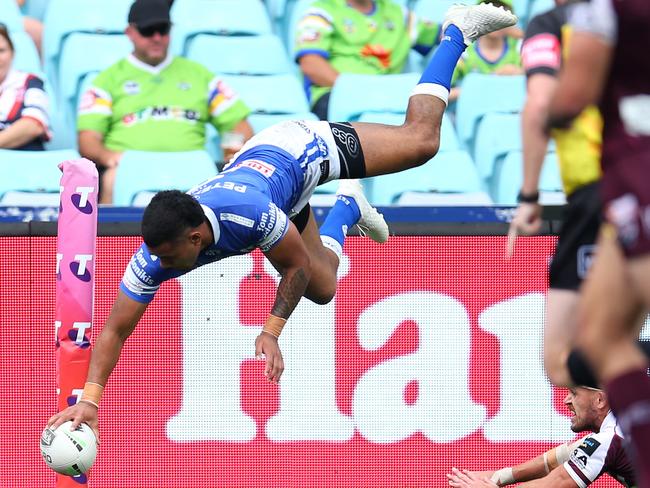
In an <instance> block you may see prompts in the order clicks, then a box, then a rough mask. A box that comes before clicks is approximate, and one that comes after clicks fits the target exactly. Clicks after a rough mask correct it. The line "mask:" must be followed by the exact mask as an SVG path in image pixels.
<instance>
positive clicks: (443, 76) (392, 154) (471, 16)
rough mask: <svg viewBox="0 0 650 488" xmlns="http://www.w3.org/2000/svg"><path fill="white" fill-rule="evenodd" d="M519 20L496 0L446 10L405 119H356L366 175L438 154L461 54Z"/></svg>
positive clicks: (398, 168) (394, 169) (416, 163)
mask: <svg viewBox="0 0 650 488" xmlns="http://www.w3.org/2000/svg"><path fill="white" fill-rule="evenodd" d="M516 22H517V17H516V16H514V15H513V14H512V13H510V12H508V11H507V10H505V9H504V8H499V7H495V6H494V5H492V4H479V5H455V6H453V7H451V8H450V9H449V10H448V11H447V13H446V15H445V21H444V23H443V27H442V31H443V36H442V40H441V41H440V45H439V46H438V48H437V49H436V51H435V53H434V55H433V57H432V58H431V61H430V62H429V64H428V66H427V67H426V69H425V70H424V72H423V73H422V77H421V78H420V81H419V83H418V85H417V86H416V87H415V88H414V90H413V93H412V95H411V98H410V100H409V104H408V108H407V113H406V121H405V122H404V124H403V125H402V126H401V127H388V126H384V125H371V124H354V128H355V129H356V131H357V133H358V135H359V139H360V141H361V147H362V148H363V152H364V155H365V159H366V176H377V175H383V174H388V173H395V172H398V171H404V170H406V169H409V168H413V167H415V166H419V165H421V164H423V163H425V162H427V161H428V160H429V159H431V158H433V157H434V156H435V155H436V153H437V152H438V147H439V144H440V124H441V122H442V114H443V113H444V111H445V108H446V106H447V100H448V98H449V90H450V87H451V78H452V75H453V73H454V69H455V68H456V64H457V63H458V59H459V58H460V56H461V55H462V54H463V51H464V50H465V48H466V47H467V46H468V45H470V44H471V43H472V42H474V41H475V40H476V39H477V38H478V37H480V36H482V35H483V34H487V33H489V32H493V31H496V30H499V29H503V28H505V27H509V26H511V25H514V24H515V23H516Z"/></svg>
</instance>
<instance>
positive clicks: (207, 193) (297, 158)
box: [120, 122, 340, 303]
mask: <svg viewBox="0 0 650 488" xmlns="http://www.w3.org/2000/svg"><path fill="white" fill-rule="evenodd" d="M338 161H339V159H338V153H337V149H336V145H335V143H334V140H333V137H332V132H331V130H330V127H329V125H328V124H327V122H283V123H281V124H277V125H275V126H272V127H269V128H268V129H266V130H264V131H262V132H260V133H259V134H258V135H256V136H255V137H253V138H252V139H251V140H250V141H248V142H247V143H246V144H245V145H244V147H243V148H242V149H241V151H239V152H238V153H237V154H236V155H235V157H234V158H233V161H232V163H231V164H230V165H229V166H228V167H227V169H226V170H225V171H223V172H221V173H220V174H218V175H217V176H215V177H213V178H211V179H209V180H207V181H205V182H203V183H201V184H200V185H198V186H196V187H195V188H192V189H191V190H190V191H189V192H188V193H189V194H190V195H192V196H194V197H195V198H196V199H197V200H198V202H199V203H200V204H201V207H202V208H203V211H204V213H205V215H206V218H207V220H208V222H209V223H210V226H211V227H212V231H213V234H214V243H213V244H212V245H211V246H209V247H207V248H206V249H204V250H203V251H201V253H200V254H199V257H198V259H197V262H196V265H195V267H199V266H203V265H205V264H208V263H212V262H214V261H218V260H220V259H223V258H227V257H229V256H235V255H239V254H246V253H249V252H251V251H253V250H254V249H256V248H259V249H261V250H262V251H264V252H266V251H269V250H270V249H272V248H273V247H274V246H275V245H277V244H278V243H279V242H280V241H281V240H282V238H283V237H284V236H285V234H286V233H287V230H288V229H289V217H290V216H293V215H296V214H297V213H298V212H299V211H300V210H301V209H302V208H303V207H304V206H305V205H306V204H307V202H308V201H309V198H310V197H311V194H312V193H313V190H314V188H315V187H316V186H317V185H318V184H322V183H324V182H327V181H330V180H332V179H336V178H338V176H339V175H340V166H339V162H338ZM188 271H189V270H178V269H173V268H167V269H163V268H162V267H161V266H160V261H159V260H158V259H157V258H156V257H155V256H152V255H151V253H150V252H149V250H148V249H147V246H146V244H144V243H143V244H142V245H141V246H140V249H139V250H138V251H137V252H136V253H135V254H134V255H133V257H132V258H131V261H130V262H129V265H128V266H127V268H126V271H125V272H124V276H123V278H122V282H121V284H120V289H121V290H122V291H123V292H124V293H126V295H128V296H129V297H130V298H132V299H134V300H136V301H138V302H142V303H149V302H150V301H151V300H152V299H153V297H154V294H155V293H156V291H157V290H158V288H159V287H160V284H161V283H162V282H163V281H166V280H169V279H172V278H177V277H178V276H181V275H182V274H184V273H187V272H188Z"/></svg>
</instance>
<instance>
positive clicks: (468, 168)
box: [371, 150, 484, 205]
mask: <svg viewBox="0 0 650 488" xmlns="http://www.w3.org/2000/svg"><path fill="white" fill-rule="evenodd" d="M371 188H372V193H371V201H372V203H373V204H374V205H393V204H395V203H396V202H397V201H398V200H399V198H400V197H401V196H402V194H404V193H406V192H423V193H434V194H437V195H436V196H437V197H439V198H435V200H437V201H438V202H440V204H442V202H444V200H445V195H449V197H450V198H451V199H452V200H453V204H460V203H459V198H458V194H467V195H468V201H469V200H472V201H473V200H474V199H475V198H476V196H475V195H476V194H484V190H483V186H482V185H481V181H480V178H479V176H478V173H477V172H476V167H475V166H474V162H473V161H472V158H471V157H470V155H469V154H468V153H467V152H465V151H462V150H459V151H447V152H441V153H439V154H437V155H436V156H435V157H434V158H433V159H431V160H430V161H428V162H427V163H425V164H423V165H422V166H418V167H417V168H413V169H409V170H406V171H402V172H400V173H394V174H390V175H383V176H377V177H375V178H372V179H371ZM433 196H434V195H431V197H433ZM431 200H432V201H433V200H434V198H432V199H431ZM460 201H462V199H460ZM468 204H470V203H468Z"/></svg>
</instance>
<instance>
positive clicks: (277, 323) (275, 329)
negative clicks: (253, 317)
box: [262, 314, 287, 337]
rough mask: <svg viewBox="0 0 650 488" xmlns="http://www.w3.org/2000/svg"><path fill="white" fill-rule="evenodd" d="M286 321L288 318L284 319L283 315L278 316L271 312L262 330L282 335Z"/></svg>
mask: <svg viewBox="0 0 650 488" xmlns="http://www.w3.org/2000/svg"><path fill="white" fill-rule="evenodd" d="M286 323H287V319H283V318H282V317H276V316H275V315H272V314H269V316H268V318H267V319H266V323H265V324H264V327H262V332H266V333H267V334H271V335H272V336H273V337H280V334H281V333H282V328H283V327H284V325H285V324H286Z"/></svg>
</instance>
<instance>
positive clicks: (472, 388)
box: [0, 212, 617, 488]
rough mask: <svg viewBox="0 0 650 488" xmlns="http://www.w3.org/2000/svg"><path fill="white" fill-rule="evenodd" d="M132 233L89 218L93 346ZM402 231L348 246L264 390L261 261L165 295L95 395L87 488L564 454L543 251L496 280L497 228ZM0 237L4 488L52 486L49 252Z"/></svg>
mask: <svg viewBox="0 0 650 488" xmlns="http://www.w3.org/2000/svg"><path fill="white" fill-rule="evenodd" d="M108 220H110V219H108ZM126 220H128V219H126ZM133 220H134V222H132V223H131V224H128V223H127V224H122V225H118V226H117V227H115V226H113V227H111V226H112V225H113V224H110V223H106V218H104V223H101V222H102V217H101V212H100V228H99V232H100V237H98V241H97V262H96V277H95V280H96V289H95V310H94V320H93V328H94V331H93V336H94V338H96V337H97V336H98V334H99V332H100V331H101V327H102V324H103V322H104V321H105V319H106V317H107V315H108V313H109V310H110V307H111V304H112V301H113V299H114V297H115V295H116V293H117V291H118V284H119V280H120V278H121V275H122V273H123V271H124V269H125V267H126V266H127V263H128V260H129V258H130V257H131V254H132V253H133V251H134V250H135V249H136V248H137V247H138V245H139V242H140V239H139V238H138V237H137V236H136V235H130V236H129V235H107V234H120V233H122V234H128V233H129V232H132V231H133V229H134V223H135V222H136V221H137V218H134V219H133ZM395 220H396V221H397V220H399V219H395ZM407 220H408V219H407ZM475 224H476V222H475ZM395 225H396V227H397V228H399V227H400V225H406V224H404V223H400V222H396V223H395ZM409 225H411V224H409ZM135 227H137V225H135ZM120 228H121V229H122V231H123V232H115V230H116V229H117V230H118V231H119V229H120ZM490 228H492V230H493V231H490ZM3 229H4V230H3ZM21 229H22V230H21ZM413 229H416V227H413ZM413 229H412V230H413ZM417 229H419V232H411V234H416V233H419V234H420V235H398V236H394V237H391V239H390V240H389V242H388V243H386V244H383V245H378V244H375V243H373V242H371V241H369V240H368V239H365V238H361V237H356V236H352V237H349V238H348V239H347V241H346V244H345V248H344V255H345V256H344V259H343V262H342V266H341V269H340V276H339V288H338V293H337V295H336V297H335V299H334V300H333V301H332V302H331V303H330V304H328V305H324V306H317V305H314V304H312V303H309V302H307V301H306V300H303V302H301V304H300V305H299V306H298V308H297V309H296V311H295V313H294V314H293V316H292V317H291V319H290V321H289V323H288V325H287V327H286V328H285V330H284V332H283V334H282V337H281V339H280V344H281V347H282V351H283V354H284V358H285V363H286V370H285V373H284V375H283V377H282V380H281V382H280V385H279V386H274V385H270V384H268V383H267V382H266V381H265V380H264V379H263V364H262V363H261V362H259V361H256V360H255V359H254V352H255V351H254V340H255V337H256V335H257V334H258V333H259V331H260V328H261V324H262V323H263V322H264V318H265V317H266V314H267V313H268V311H269V310H270V307H271V305H272V302H273V298H274V287H275V284H276V282H277V279H278V276H277V273H276V272H275V271H274V270H273V269H272V268H271V267H270V266H269V265H268V263H267V262H266V261H265V259H264V258H263V256H262V254H260V253H259V252H255V253H253V254H250V255H246V256H239V257H236V258H230V259H227V260H224V261H221V262H218V263H214V264H212V265H208V266H205V267H203V268H201V269H199V270H196V271H194V272H192V273H190V274H188V275H186V276H184V277H181V278H180V279H178V280H174V281H171V282H167V283H165V284H164V285H163V286H162V287H161V289H160V291H159V293H158V296H157V297H156V298H155V300H154V302H153V303H152V305H151V306H150V307H149V310H148V311H147V312H146V314H145V316H144V318H143V320H142V321H141V323H140V324H139V325H138V327H137V328H136V329H135V332H134V333H133V335H132V336H131V338H130V339H129V340H128V341H127V343H126V346H125V348H124V351H123V354H122V359H121V361H120V362H119V364H118V366H117V368H116V369H115V371H114V374H113V376H112V377H111V379H110V381H109V383H108V386H107V388H106V392H105V395H104V398H103V401H102V407H101V411H100V428H101V441H102V442H101V446H100V449H99V454H98V458H97V462H96V465H95V467H94V468H93V470H92V471H91V473H90V482H89V486H91V487H97V488H99V487H106V488H108V487H110V488H130V487H132V488H146V487H151V488H166V487H169V488H172V487H174V488H176V487H199V486H200V487H257V486H264V487H332V486H336V487H425V486H426V487H438V486H445V485H446V481H445V478H444V475H445V473H447V472H449V471H450V470H451V468H452V467H454V466H456V467H466V468H473V469H481V470H482V469H494V468H500V467H503V466H506V465H514V464H517V463H519V462H522V461H524V460H526V459H528V458H531V457H534V456H535V455H537V454H540V453H542V452H543V451H544V450H546V449H548V448H550V447H551V446H553V445H554V444H556V443H560V442H565V441H567V440H569V439H573V438H574V437H575V434H574V433H572V432H571V430H570V428H569V412H568V410H567V409H566V408H565V407H564V405H563V403H562V400H563V397H564V395H565V391H563V390H560V389H556V388H553V387H552V386H551V385H550V384H549V382H548V380H547V378H546V377H545V374H544V370H543V366H542V362H541V352H542V324H543V319H544V312H543V309H544V293H545V290H546V268H547V263H548V260H549V258H550V256H551V254H552V251H553V247H554V243H555V239H556V237H555V236H553V235H544V236H538V237H528V238H520V239H519V241H518V243H517V250H516V254H515V257H514V258H512V259H510V260H505V259H504V251H505V239H506V238H505V236H504V235H500V234H503V231H504V230H505V227H504V224H499V223H495V222H490V223H487V224H485V226H483V227H473V226H471V225H460V224H459V225H456V227H455V229H456V231H455V232H454V231H453V229H454V225H452V224H446V223H439V224H437V225H435V224H431V223H429V224H421V225H420V226H417ZM468 230H469V232H468ZM136 232H137V231H136ZM21 233H22V234H23V235H20V234H21ZM427 233H428V234H430V235H426V234H427ZM436 233H440V234H446V235H435V234H436ZM479 233H483V234H484V235H469V234H479ZM0 234H4V235H3V236H1V237H0V250H1V251H2V254H3V259H2V260H0V275H1V276H2V279H3V286H2V289H1V292H0V294H1V299H0V313H1V325H2V327H0V362H2V367H1V368H0V371H1V372H0V432H2V435H0V463H1V464H2V466H3V474H2V476H1V477H2V478H5V479H7V480H9V483H8V484H7V483H5V484H4V485H5V486H17V487H27V486H29V487H36V486H38V487H47V486H54V474H53V473H52V472H51V471H49V470H48V468H47V467H46V466H45V464H44V463H43V461H42V460H41V459H40V453H39V449H38V438H39V434H40V431H41V430H42V428H43V426H44V425H45V422H46V421H47V419H48V418H49V416H50V415H52V413H53V412H54V409H55V408H56V407H55V405H56V391H55V370H54V364H55V362H54V361H55V352H54V351H55V344H54V310H55V309H54V305H55V266H56V259H55V253H56V237H55V236H53V235H51V234H52V227H51V225H49V224H48V223H43V222H38V223H37V222H32V223H14V224H4V225H0ZM84 346H87V344H84ZM595 486H617V485H616V484H615V483H614V482H613V481H612V480H611V479H609V478H608V479H607V480H604V481H599V482H598V483H597V484H596V485H595Z"/></svg>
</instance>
